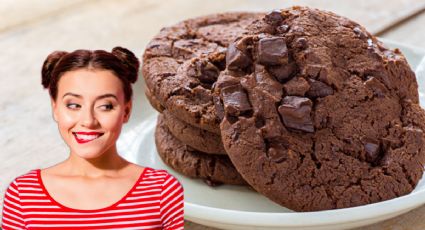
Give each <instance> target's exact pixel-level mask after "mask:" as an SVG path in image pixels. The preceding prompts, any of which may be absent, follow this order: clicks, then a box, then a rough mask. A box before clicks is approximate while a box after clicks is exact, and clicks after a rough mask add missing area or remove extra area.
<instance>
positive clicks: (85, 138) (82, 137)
mask: <svg viewBox="0 0 425 230" xmlns="http://www.w3.org/2000/svg"><path fill="white" fill-rule="evenodd" d="M72 134H73V135H74V137H75V140H76V141H77V142H78V143H79V144H84V143H87V142H90V141H93V140H96V139H98V138H99V137H101V136H102V135H103V133H100V132H72Z"/></svg>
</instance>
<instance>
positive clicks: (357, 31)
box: [353, 26, 368, 39]
mask: <svg viewBox="0 0 425 230" xmlns="http://www.w3.org/2000/svg"><path fill="white" fill-rule="evenodd" d="M353 32H354V33H355V34H356V35H357V36H358V37H359V38H361V39H366V38H368V36H367V34H366V33H365V32H363V30H362V29H360V27H358V26H356V27H354V29H353Z"/></svg>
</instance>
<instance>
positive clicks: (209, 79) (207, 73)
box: [187, 60, 220, 84]
mask: <svg viewBox="0 0 425 230" xmlns="http://www.w3.org/2000/svg"><path fill="white" fill-rule="evenodd" d="M219 73H220V70H219V69H218V68H217V67H215V65H214V64H212V63H211V62H208V61H206V60H195V61H194V63H193V64H192V65H191V66H190V67H189V69H188V70H187V75H188V76H190V77H195V78H198V79H199V81H201V82H202V83H206V84H213V83H214V82H215V81H217V77H218V75H219Z"/></svg>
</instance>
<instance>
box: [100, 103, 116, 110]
mask: <svg viewBox="0 0 425 230" xmlns="http://www.w3.org/2000/svg"><path fill="white" fill-rule="evenodd" d="M101 107H102V108H104V110H107V111H109V110H112V109H113V108H114V106H113V105H112V104H107V105H102V106H101Z"/></svg>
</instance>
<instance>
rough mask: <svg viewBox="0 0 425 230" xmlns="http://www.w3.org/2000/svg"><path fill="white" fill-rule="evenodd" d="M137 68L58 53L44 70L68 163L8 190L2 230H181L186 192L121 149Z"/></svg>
mask: <svg viewBox="0 0 425 230" xmlns="http://www.w3.org/2000/svg"><path fill="white" fill-rule="evenodd" d="M138 69H139V61H138V60H137V58H136V57H135V56H134V54H133V53H132V52H131V51H129V50H127V49H125V48H121V47H116V48H114V49H113V50H112V52H106V51H103V50H96V51H89V50H76V51H74V52H72V53H67V52H53V53H52V54H50V55H49V56H48V57H47V59H46V60H45V62H44V64H43V68H42V85H43V86H44V88H47V89H49V94H50V97H51V105H52V111H53V118H54V120H55V121H56V122H57V124H58V128H59V131H60V134H61V136H62V138H63V140H64V141H65V142H66V144H67V145H68V146H69V149H70V154H69V157H68V158H67V159H66V160H65V161H63V162H61V163H58V164H56V165H54V166H52V167H49V168H45V169H35V170H32V171H30V172H28V173H27V174H25V175H22V176H20V177H18V178H16V179H15V180H14V181H13V182H12V183H11V184H10V186H9V187H8V189H7V191H6V194H5V199H4V206H3V219H2V228H3V229H4V230H7V229H183V188H182V186H181V185H180V183H179V182H178V181H177V180H176V179H175V178H174V177H173V176H171V175H170V174H168V173H167V172H166V171H164V170H155V169H152V168H148V167H141V166H138V165H136V164H133V163H130V162H128V161H126V160H125V159H124V158H122V157H121V156H120V155H119V154H118V152H117V148H116V141H117V139H118V137H119V135H120V132H121V128H122V125H123V123H126V122H127V121H128V119H129V117H130V113H131V109H132V88H131V83H134V82H135V81H136V80H137V73H138Z"/></svg>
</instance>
